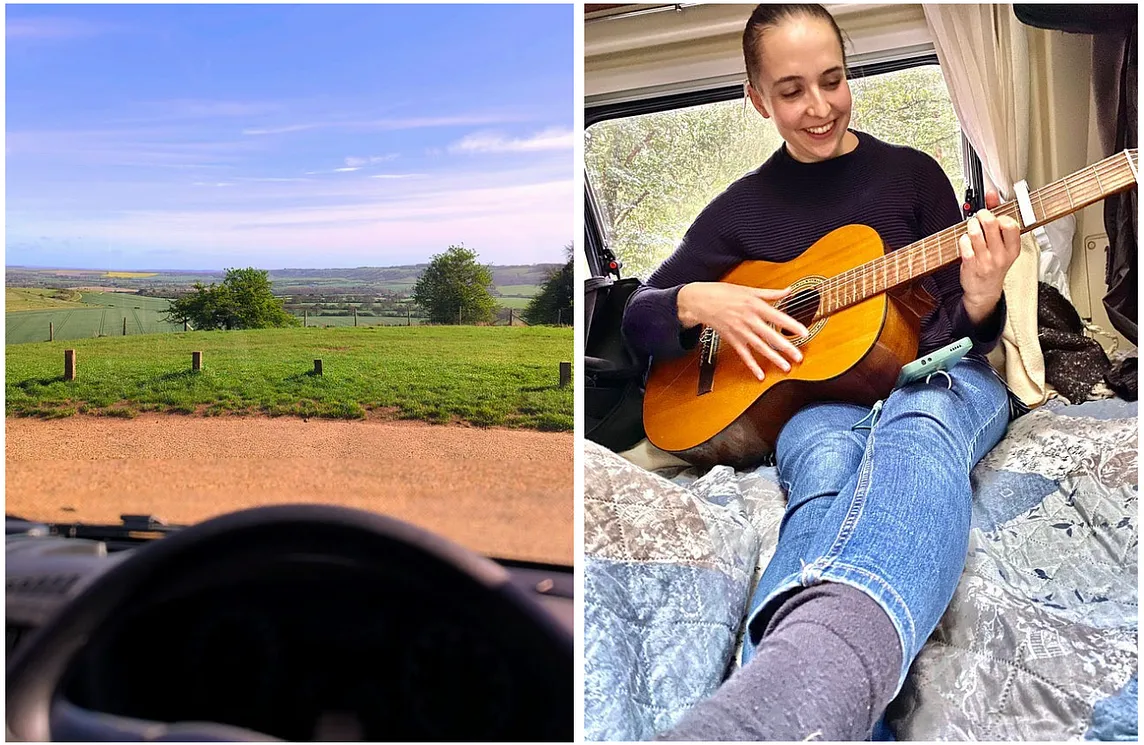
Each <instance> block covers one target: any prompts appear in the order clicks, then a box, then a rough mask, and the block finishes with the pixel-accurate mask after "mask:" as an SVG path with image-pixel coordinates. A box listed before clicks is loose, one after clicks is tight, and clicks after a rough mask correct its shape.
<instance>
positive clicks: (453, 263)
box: [413, 246, 497, 323]
mask: <svg viewBox="0 0 1144 745" xmlns="http://www.w3.org/2000/svg"><path fill="white" fill-rule="evenodd" d="M492 285H493V272H492V267H490V266H484V265H482V264H478V263H477V252H476V251H471V250H469V249H467V248H465V247H464V246H449V250H448V251H446V252H445V253H440V254H434V255H433V257H432V258H430V259H429V266H427V267H426V268H425V271H423V272H421V276H420V277H418V278H417V284H415V285H414V286H413V302H415V303H417V305H418V306H420V307H421V309H422V310H424V311H425V313H427V314H428V316H429V320H430V321H431V322H432V323H458V322H465V323H479V322H489V321H492V320H493V317H494V316H495V314H496V312H497V302H496V300H494V299H493V296H492V293H491V292H490V290H491V288H492Z"/></svg>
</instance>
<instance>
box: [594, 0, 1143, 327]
mask: <svg viewBox="0 0 1144 745" xmlns="http://www.w3.org/2000/svg"><path fill="white" fill-rule="evenodd" d="M630 7H631V8H633V9H634V8H640V7H642V8H645V9H646V8H648V7H650V6H630ZM664 7H665V8H667V9H666V10H661V11H658V12H650V13H641V14H638V15H624V13H625V12H626V11H627V10H628V8H611V9H609V10H607V11H605V13H604V17H601V16H596V17H593V14H589V15H588V18H587V21H586V25H585V29H584V94H585V103H586V105H587V106H589V107H591V106H595V105H600V104H604V103H615V102H620V101H625V100H633V99H640V98H646V97H649V96H654V95H666V94H670V93H681V92H687V91H694V90H703V89H707V88H712V87H715V86H720V85H728V84H738V83H741V82H743V80H744V79H745V73H744V70H743V59H742V32H743V25H744V24H745V23H746V20H747V18H748V17H749V16H750V13H751V10H752V8H753V6H750V5H699V6H683V7H682V8H680V9H675V6H664ZM826 7H827V9H828V10H830V12H831V13H833V14H834V15H835V18H836V19H837V20H838V24H839V26H840V27H841V28H842V30H843V31H844V32H845V34H846V35H847V37H849V39H850V41H851V45H850V47H849V49H848V52H849V54H850V61H851V63H852V64H863V63H869V62H880V61H888V60H893V59H901V58H903V57H908V56H916V55H919V54H928V53H931V52H932V51H933V42H932V40H931V39H930V36H929V32H928V30H927V29H926V23H925V15H924V13H923V11H922V6H921V5H918V4H901V5H898V4H894V5H882V4H864V5H852V4H828V5H827V6H826ZM617 13H619V14H620V15H615V14H617ZM608 14H611V17H606V16H607V15H608ZM1027 33H1028V41H1029V61H1030V94H1031V106H1030V111H1029V117H1030V130H1029V141H1030V143H1029V148H1030V152H1029V173H1028V175H1027V176H1026V179H1027V181H1028V182H1029V185H1030V186H1031V187H1033V188H1037V187H1040V186H1043V185H1044V184H1046V183H1048V182H1050V181H1052V180H1054V179H1056V178H1061V177H1063V176H1066V175H1068V174H1070V173H1074V172H1075V171H1078V170H1080V169H1081V168H1083V167H1084V166H1086V165H1088V164H1090V163H1095V162H1096V161H1098V160H1100V159H1101V158H1103V157H1104V156H1105V153H1104V152H1103V151H1102V149H1101V146H1100V140H1099V137H1098V134H1097V129H1096V113H1095V112H1094V110H1093V103H1092V37H1091V36H1089V35H1087V34H1069V33H1065V32H1061V31H1049V30H1044V29H1037V28H1033V27H1031V26H1029V27H1027ZM1103 209H1104V208H1103V204H1096V205H1093V206H1091V207H1088V208H1086V209H1084V210H1082V211H1080V212H1078V213H1076V215H1075V218H1076V232H1075V234H1074V236H1073V253H1072V262H1071V264H1070V266H1069V285H1070V293H1071V295H1072V301H1073V304H1074V305H1075V306H1076V308H1077V310H1078V311H1079V312H1080V314H1081V316H1082V317H1085V318H1090V319H1091V320H1092V322H1093V323H1095V324H1096V325H1097V326H1100V327H1101V328H1103V329H1105V330H1107V331H1108V333H1110V334H1114V335H1115V336H1117V337H1119V345H1120V349H1126V348H1130V346H1131V345H1130V344H1129V342H1128V341H1127V340H1126V339H1124V338H1123V337H1122V336H1120V335H1119V334H1118V333H1117V332H1116V330H1115V329H1114V328H1113V327H1112V324H1111V323H1110V322H1109V320H1108V316H1107V314H1106V313H1105V310H1104V305H1103V303H1102V302H1101V298H1103V297H1104V295H1105V293H1106V292H1107V288H1106V287H1105V283H1104V266H1105V246H1106V245H1107V243H1108V238H1107V235H1106V234H1105V230H1104V212H1103ZM1096 338H1097V339H1098V340H1099V341H1100V342H1101V343H1102V344H1103V345H1104V346H1105V347H1106V348H1109V347H1110V346H1111V344H1112V342H1111V340H1110V339H1108V338H1103V337H1099V336H1098V337H1096Z"/></svg>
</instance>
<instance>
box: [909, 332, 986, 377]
mask: <svg viewBox="0 0 1144 745" xmlns="http://www.w3.org/2000/svg"><path fill="white" fill-rule="evenodd" d="M970 349H973V342H971V341H970V340H969V337H968V336H963V337H962V338H960V339H958V340H957V341H955V342H954V343H953V344H950V345H948V346H945V347H942V348H941V349H935V350H934V351H932V352H930V353H929V354H927V355H926V356H925V357H919V358H917V359H916V360H914V361H913V362H911V363H909V364H908V365H906V366H905V367H903V368H902V372H901V373H899V374H898V382H897V383H896V384H895V385H894V387H895V388H901V387H902V386H904V385H909V384H910V383H913V382H915V381H917V380H921V379H923V378H926V377H928V376H930V375H932V374H933V373H935V372H939V371H948V370H949V369H950V368H952V367H953V366H954V365H956V364H957V363H958V362H960V361H961V358H962V357H964V356H965V355H966V354H968V353H969V350H970Z"/></svg>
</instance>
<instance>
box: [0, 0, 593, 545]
mask: <svg viewBox="0 0 1144 745" xmlns="http://www.w3.org/2000/svg"><path fill="white" fill-rule="evenodd" d="M6 63H7V125H6V127H7V130H6V137H7V155H6V158H7V192H6V193H7V198H6V244H7V255H6V264H7V267H6V296H7V298H6V306H7V313H6V324H5V333H6V339H5V341H6V361H5V366H6V375H7V377H6V413H7V417H6V425H5V427H6V435H7V452H6V459H7V463H6V466H7V494H6V498H7V512H9V513H11V514H18V515H20V516H22V517H25V518H29V519H33V520H45V521H57V522H58V521H67V522H87V523H97V522H98V523H106V522H113V523H116V522H119V519H120V516H121V515H124V514H150V515H154V516H155V517H157V518H160V519H162V520H165V521H166V522H168V523H179V524H189V523H194V522H197V521H201V520H203V519H206V518H209V517H212V516H215V515H219V514H222V513H225V512H230V511H233V510H236V509H241V508H247V507H253V506H256V505H266V504H280V503H291V502H299V503H301V502H319V503H327V504H337V505H345V506H350V507H356V508H361V509H366V510H370V511H374V512H378V513H382V514H386V515H390V516H393V517H397V518H399V519H402V520H406V521H409V522H411V523H414V524H416V525H419V526H421V527H423V528H427V529H429V530H432V531H435V532H438V533H440V534H442V535H444V536H446V537H447V538H450V539H452V540H454V541H456V542H458V543H460V544H462V545H464V546H467V547H469V548H471V549H474V550H476V551H478V552H480V553H482V554H485V555H489V556H493V557H498V558H508V559H519V560H530V561H542V562H547V563H556V564H563V565H571V564H572V535H573V529H572V518H573V494H572V488H573V472H572V467H573V436H572V422H573V417H572V401H573V396H572V387H571V385H568V384H567V380H566V378H567V375H568V371H567V370H565V369H562V363H570V362H571V360H572V351H573V344H572V328H571V325H570V324H571V319H572V300H571V298H572V288H571V282H572V272H571V256H572V254H571V250H570V248H569V244H570V242H571V237H572V235H573V218H574V202H573V199H574V196H575V192H574V188H573V169H572V148H573V144H572V135H571V131H572V120H573V108H572V92H573V74H574V72H573V71H574V66H573V37H572V6H553V5H548V6H523V5H516V6H434V5H426V6H394V5H384V6H371V5H342V6H336V5H292V6H273V5H251V6H226V5H199V6H189V5H187V6H180V5H157V6H143V5H123V6H84V5H66V6H46V5H35V6H31V5H26V6H9V7H8V8H7V9H6Z"/></svg>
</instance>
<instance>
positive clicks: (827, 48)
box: [750, 16, 858, 163]
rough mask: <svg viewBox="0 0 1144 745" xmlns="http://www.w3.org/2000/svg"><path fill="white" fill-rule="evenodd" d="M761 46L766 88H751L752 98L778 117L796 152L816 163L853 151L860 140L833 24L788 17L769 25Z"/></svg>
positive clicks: (761, 80)
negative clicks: (851, 128)
mask: <svg viewBox="0 0 1144 745" xmlns="http://www.w3.org/2000/svg"><path fill="white" fill-rule="evenodd" d="M760 46H761V53H760V54H759V55H758V57H757V59H756V63H755V65H756V67H755V70H756V73H757V74H756V77H757V82H758V85H759V88H760V89H761V90H756V89H755V87H754V86H751V87H750V96H751V103H753V104H754V105H755V108H756V109H758V111H759V113H760V114H762V115H763V116H764V117H766V118H768V119H774V121H775V126H776V127H778V130H779V134H780V135H782V138H783V139H784V140H786V143H787V150H788V152H789V153H790V155H791V157H793V158H794V159H795V160H799V161H802V162H804V163H814V162H817V161H821V160H827V159H829V158H834V157H837V156H839V155H842V154H844V153H848V152H850V151H851V150H853V149H854V148H855V147H856V146H857V144H858V140H857V138H856V137H854V135H853V134H851V133H848V132H847V130H846V127H847V126H848V125H849V124H850V108H851V99H850V86H849V85H848V84H847V82H846V70H845V66H844V63H843V59H842V47H841V46H840V45H839V43H838V36H837V35H835V33H834V29H833V28H832V27H831V26H830V24H829V23H827V22H826V21H823V20H820V19H818V18H812V17H809V16H796V17H794V18H789V19H787V20H785V21H783V22H782V23H780V24H779V25H778V26H771V27H769V28H767V29H766V31H764V32H763V37H762V43H761V45H760Z"/></svg>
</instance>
